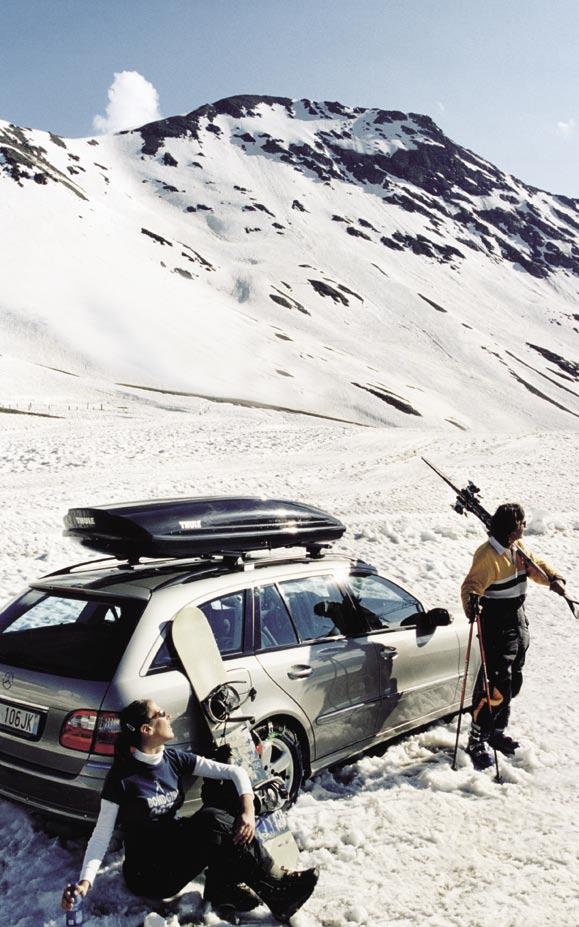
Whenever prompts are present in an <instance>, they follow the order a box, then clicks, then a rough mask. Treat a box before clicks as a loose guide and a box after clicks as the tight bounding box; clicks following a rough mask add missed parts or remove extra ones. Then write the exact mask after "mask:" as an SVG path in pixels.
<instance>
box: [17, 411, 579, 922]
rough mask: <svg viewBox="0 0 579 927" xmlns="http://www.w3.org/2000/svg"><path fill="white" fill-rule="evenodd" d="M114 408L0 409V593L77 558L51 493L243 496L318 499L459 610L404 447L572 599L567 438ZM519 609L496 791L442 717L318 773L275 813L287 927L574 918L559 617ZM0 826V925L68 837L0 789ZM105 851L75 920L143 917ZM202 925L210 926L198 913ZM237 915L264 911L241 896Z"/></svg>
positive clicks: (572, 774)
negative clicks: (284, 853) (521, 665)
mask: <svg viewBox="0 0 579 927" xmlns="http://www.w3.org/2000/svg"><path fill="white" fill-rule="evenodd" d="M131 414H132V416H133V417H131V418H126V419H122V418H119V417H116V416H112V415H107V414H106V413H102V414H100V415H95V414H89V416H88V417H87V418H86V419H82V418H78V417H77V418H74V419H63V420H48V419H33V418H28V417H25V416H14V415H3V416H1V417H0V425H1V432H0V449H1V454H0V457H1V460H2V463H1V466H2V480H1V482H0V503H1V504H2V511H3V528H4V530H3V538H2V557H1V560H0V596H1V597H2V599H3V600H6V599H8V598H9V597H11V596H13V595H15V594H16V593H17V592H19V591H20V590H21V589H22V587H23V586H24V585H25V584H26V583H27V581H29V580H32V579H33V578H35V577H37V576H39V575H41V574H43V573H46V572H48V571H49V570H51V569H56V568H57V567H58V566H62V565H64V564H66V563H70V562H74V561H79V560H83V559H85V552H84V551H82V550H81V549H80V548H79V547H77V546H76V545H74V544H73V543H71V542H69V541H65V540H64V539H63V538H62V536H61V530H62V516H63V515H64V513H65V512H66V510H67V509H68V508H69V507H72V506H75V505H82V504H91V503H94V504H99V503H104V502H111V501H119V500H129V499H137V498H146V497H150V498H155V497H163V496H172V495H196V494H202V493H213V494H234V493H237V494H251V493H265V494H268V495H272V496H278V497H280V498H296V499H303V500H305V501H309V502H311V503H312V504H314V505H319V506H320V507H322V508H327V509H328V510H329V511H331V512H333V513H335V514H336V515H337V516H338V517H340V518H342V519H343V520H344V522H345V523H346V525H347V526H348V532H347V534H346V535H345V537H344V539H343V543H342V544H341V545H339V546H340V547H341V548H342V549H344V550H349V551H352V552H355V553H356V555H358V556H360V557H362V558H363V559H367V560H369V561H370V562H373V563H375V564H376V566H377V567H378V568H379V570H380V572H382V573H384V574H385V575H388V576H390V577H391V578H392V579H394V580H396V581H399V582H401V583H402V584H403V585H407V586H408V588H409V589H411V590H412V591H413V592H415V593H416V594H417V595H418V596H419V597H420V598H421V599H422V600H423V601H424V603H425V605H427V606H433V605H442V606H445V607H448V608H449V609H450V610H451V612H453V613H454V614H455V616H456V620H459V616H460V612H459V605H458V587H459V584H460V581H461V579H462V576H463V575H464V573H465V571H466V569H467V568H468V565H469V563H470V557H471V555H472V552H473V551H474V549H475V548H476V547H477V546H478V545H479V544H480V543H482V541H483V540H484V533H483V531H482V527H481V526H479V524H478V522H476V521H474V520H473V519H472V517H469V518H465V517H459V516H458V515H456V514H455V513H454V512H452V511H451V509H450V503H451V502H452V493H451V491H450V489H448V488H447V487H446V486H445V485H444V484H443V483H442V482H441V481H440V480H438V478H437V477H436V476H435V474H433V473H432V472H431V471H429V470H428V468H427V467H426V466H425V465H424V464H423V463H422V462H421V461H420V455H424V456H426V457H428V458H429V459H432V461H433V462H434V463H436V464H437V465H438V466H440V467H441V469H443V470H444V471H445V472H447V473H448V475H449V476H450V477H451V478H454V479H455V480H456V482H457V483H458V484H459V485H461V486H462V485H464V484H465V483H466V480H467V479H472V480H474V481H475V482H476V483H477V485H480V486H481V488H482V491H483V503H484V504H485V505H486V506H487V507H488V508H490V509H493V508H494V507H495V506H496V505H497V504H498V503H499V502H501V501H505V500H508V499H514V500H519V501H521V502H522V503H523V504H524V505H525V508H526V510H527V514H528V521H529V528H528V532H527V534H528V537H527V544H528V546H529V548H530V549H531V550H533V551H536V552H537V553H538V554H540V555H541V556H543V557H544V558H545V559H546V560H547V561H549V562H551V563H552V564H553V565H554V566H557V567H558V568H559V569H560V570H561V572H563V573H564V574H565V575H566V576H567V577H568V588H569V591H570V592H571V594H572V595H573V593H575V595H576V597H579V595H578V593H579V570H578V568H577V565H576V553H577V539H578V531H579V511H578V508H577V502H576V498H575V493H574V488H575V467H574V461H575V458H576V453H577V448H578V444H579V439H578V438H577V436H576V435H574V434H558V433H553V432H550V433H548V434H540V433H531V432H528V433H526V434H522V435H501V436H500V437H497V438H495V437H493V436H489V435H487V434H482V433H481V434H466V433H465V434H462V433H458V432H457V434H456V436H455V435H454V433H453V434H452V436H451V439H449V435H448V434H441V433H436V432H432V433H428V432H425V431H418V430H416V431H410V430H398V429H365V428H357V427H353V426H346V425H340V424H337V423H332V422H324V421H316V420H315V419H311V418H305V417H298V416H289V415H283V414H276V413H274V412H267V411H263V410H251V409H244V408H239V407H233V406H226V405H223V406H217V407H216V406H214V405H211V404H208V403H203V402H197V403H196V404H192V405H191V411H190V412H189V414H187V415H185V414H179V413H169V412H167V413H164V414H163V413H160V412H158V411H155V410H154V409H151V408H147V409H142V410H141V412H140V413H139V411H138V407H135V408H134V409H133V410H132V413H131ZM528 614H529V618H530V622H531V633H532V643H531V649H530V651H529V654H528V659H527V667H526V677H525V679H526V681H525V685H524V687H523V691H522V694H521V696H520V697H519V698H518V699H517V700H516V701H515V703H514V707H513V717H512V730H513V734H514V736H516V737H519V738H520V739H521V742H522V749H521V751H520V752H519V754H518V755H517V757H516V758H515V759H514V760H504V759H501V770H502V774H503V777H504V782H503V784H502V785H497V784H496V783H495V782H493V779H492V772H491V773H489V774H477V773H475V772H474V771H473V769H472V766H471V765H470V762H469V761H468V760H467V758H466V756H465V755H464V753H463V752H462V751H461V752H460V753H459V768H458V770H457V771H456V772H453V771H452V770H451V769H450V759H449V754H450V752H451V751H452V747H453V745H454V733H455V729H456V728H455V723H454V722H453V723H440V724H437V725H434V726H432V727H430V728H428V729H426V730H424V731H422V732H420V733H417V734H414V735H411V736H408V737H405V738H402V739H401V740H398V741H397V742H395V743H393V744H392V745H391V746H390V747H389V748H388V749H384V750H377V751H374V753H373V755H366V756H363V757H361V758H359V759H357V760H356V761H355V762H352V763H349V764H346V765H344V766H342V767H340V768H338V769H335V770H332V771H331V772H330V771H326V772H323V773H321V774H320V775H318V776H317V777H316V778H315V779H314V780H313V781H311V782H310V783H308V784H307V786H306V789H305V791H304V793H303V794H302V796H301V797H300V799H299V801H298V803H297V805H296V806H295V807H294V809H293V810H292V811H291V822H292V825H293V827H294V828H295V831H296V835H297V837H298V839H299V841H300V843H301V845H302V846H303V848H304V852H303V854H302V864H303V865H304V866H307V865H312V864H317V865H320V866H321V869H322V875H321V879H320V883H319V886H318V889H317V891H316V892H315V894H314V896H313V897H312V899H311V900H310V901H309V902H308V904H307V905H306V906H305V908H304V910H303V911H302V912H300V913H299V914H298V915H297V916H296V917H295V918H294V923H295V925H296V927H354V925H366V924H368V925H373V927H375V925H379V927H382V925H384V927H386V925H389V927H418V925H421V927H422V925H428V927H449V925H451V927H455V925H456V927H549V925H553V927H555V925H557V927H576V924H577V917H576V914H575V911H576V910H577V906H578V901H579V898H578V889H577V884H578V879H577V877H578V875H579V860H578V858H577V840H576V834H577V827H578V824H579V813H578V806H577V785H576V782H577V760H578V757H579V748H578V747H577V743H576V736H575V734H576V730H577V721H578V717H577V715H578V710H577V704H576V691H577V684H576V667H577V665H578V662H579V623H577V622H575V621H574V620H573V617H572V615H571V613H570V611H569V610H568V609H567V607H566V606H565V604H564V603H563V602H562V601H561V600H559V599H558V598H556V597H555V596H554V595H552V594H550V593H548V592H547V591H546V590H543V589H541V588H539V587H532V588H531V589H530V595H529V604H528ZM467 727H468V723H467V720H466V719H465V723H464V726H463V732H466V729H467ZM465 740H466V737H465V733H463V738H462V743H463V745H464V743H465ZM0 822H1V824H2V827H1V828H0V850H1V852H2V855H1V857H0V858H1V859H2V867H1V871H0V888H1V890H2V896H3V904H2V909H1V910H0V925H1V927H4V925H6V927H8V925H10V927H39V925H42V927H54V925H57V924H61V923H62V919H63V915H62V913H61V912H60V911H59V909H58V907H57V905H58V900H59V896H60V892H61V891H62V887H63V885H64V884H65V882H66V881H67V880H69V879H71V878H75V877H76V875H77V872H78V869H79V866H80V861H81V859H82V855H83V851H84V840H83V839H80V838H79V839H70V840H63V839H61V838H57V837H55V836H54V835H52V834H51V832H50V830H48V829H46V827H45V826H44V825H43V824H42V823H41V822H40V821H39V820H38V819H37V818H36V817H35V815H33V814H31V813H28V812H27V811H26V810H25V809H22V808H19V807H16V806H14V805H12V804H10V803H8V802H0ZM121 862H122V856H121V853H120V852H119V851H118V850H117V851H113V852H111V853H109V855H108V857H107V859H106V863H105V866H104V869H103V871H102V872H101V874H100V875H99V877H98V879H97V882H96V883H95V887H94V889H93V891H92V892H91V894H90V895H89V904H88V905H87V915H89V919H88V925H89V927H136V925H138V924H140V923H141V921H142V919H143V916H144V915H145V913H146V912H147V910H148V908H147V907H146V905H145V903H144V902H143V901H142V900H139V899H135V898H133V897H132V896H131V895H130V894H129V893H128V892H127V891H126V890H125V888H124V885H123V882H122V878H121V877H120V874H119V870H120V866H121ZM192 890H193V894H191V893H189V894H186V895H184V897H183V900H182V909H183V910H191V911H192V912H193V913H195V912H197V914H199V912H200V906H199V895H198V894H195V892H199V891H200V884H199V883H195V884H194V885H192ZM205 922H206V923H207V924H208V925H211V924H212V925H217V924H219V923H220V922H219V920H218V919H217V918H216V917H215V916H214V915H212V914H210V915H207V917H206V921H205ZM246 922H247V923H251V924H258V923H271V919H269V918H268V917H267V915H266V912H265V909H263V908H261V909H259V910H258V911H257V912H256V913H255V914H252V915H249V916H248V917H247V921H246Z"/></svg>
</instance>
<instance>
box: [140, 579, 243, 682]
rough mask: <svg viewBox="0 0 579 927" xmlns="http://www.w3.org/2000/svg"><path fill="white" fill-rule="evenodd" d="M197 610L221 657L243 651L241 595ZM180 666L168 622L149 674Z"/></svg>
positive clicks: (205, 604) (206, 604)
mask: <svg viewBox="0 0 579 927" xmlns="http://www.w3.org/2000/svg"><path fill="white" fill-rule="evenodd" d="M199 608H200V609H201V611H202V612H203V614H204V615H205V617H206V618H207V620H208V622H209V624H210V625H211V630H212V631H213V634H214V636H215V640H216V642H217V646H218V647H219V652H220V653H221V654H223V655H225V654H228V653H237V652H238V651H240V650H242V649H243V625H244V617H245V593H244V592H235V593H233V595H227V596H222V597H221V598H219V599H212V600H211V601H210V602H205V603H204V604H203V605H200V606H199ZM180 665H181V661H180V660H179V656H178V654H177V651H176V650H175V645H174V644H173V640H172V638H171V628H170V623H168V624H167V626H166V628H165V631H164V640H163V643H162V644H161V646H160V647H159V649H158V651H157V653H156V654H155V656H154V658H153V661H152V663H151V666H150V668H149V672H153V673H155V672H159V671H160V670H169V669H177V668H178V667H179V666H180Z"/></svg>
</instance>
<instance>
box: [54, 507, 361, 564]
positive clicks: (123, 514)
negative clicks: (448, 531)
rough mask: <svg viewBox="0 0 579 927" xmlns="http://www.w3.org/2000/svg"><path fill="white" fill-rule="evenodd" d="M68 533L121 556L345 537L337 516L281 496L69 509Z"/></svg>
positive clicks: (190, 553) (204, 553)
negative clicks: (283, 498)
mask: <svg viewBox="0 0 579 927" xmlns="http://www.w3.org/2000/svg"><path fill="white" fill-rule="evenodd" d="M64 524H65V532H64V534H65V536H67V537H73V538H76V539H77V540H78V541H80V543H81V544H83V545H84V546H85V547H89V548H91V550H96V551H99V552H102V553H106V554H111V555H112V556H114V557H116V558H117V559H119V560H129V561H132V562H135V561H137V560H138V559H139V558H140V557H175V558H187V557H208V556H212V555H216V554H228V553H229V554H233V553H239V554H241V553H244V552H248V551H251V550H258V549H271V548H274V547H315V546H316V545H319V544H328V543H331V542H332V541H336V540H337V539H338V538H340V537H341V536H342V535H343V533H344V531H345V530H346V529H345V526H344V525H343V524H342V523H341V522H340V521H339V520H338V519H337V518H334V517H333V516H332V515H328V514H327V513H326V512H322V511H320V509H316V508H313V507H312V506H309V505H303V504H302V503H300V502H288V501H286V500H279V499H263V498H260V497H245V498H235V497H229V496H206V497H201V498H193V499H162V500H146V501H144V502H126V503H121V504H118V505H105V506H95V507H93V508H79V509H70V510H69V512H68V514H67V515H66V516H65V519H64Z"/></svg>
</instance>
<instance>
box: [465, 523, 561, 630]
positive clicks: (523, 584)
mask: <svg viewBox="0 0 579 927" xmlns="http://www.w3.org/2000/svg"><path fill="white" fill-rule="evenodd" d="M517 548H519V549H520V550H522V551H524V553H525V554H526V555H527V557H531V559H532V563H530V564H528V563H526V562H525V561H524V560H523V558H522V557H521V555H520V554H519V553H518V552H517ZM536 567H538V568H539V569H537V568H536ZM542 571H544V572H545V573H546V574H547V575H546V576H544V575H543V572H542ZM527 576H530V577H531V579H532V580H534V581H535V582H536V583H539V584H540V585H542V586H548V585H549V583H550V582H551V581H552V580H554V579H562V577H561V575H560V574H559V573H557V572H556V571H555V570H554V569H553V567H551V566H549V564H548V563H545V561H544V560H539V558H538V557H533V556H531V554H530V553H529V551H528V550H526V548H525V547H523V545H522V544H521V543H520V542H519V543H518V544H517V545H516V546H515V547H514V548H511V547H503V545H502V544H500V543H499V542H498V541H497V540H496V538H493V537H489V539H488V541H485V543H484V544H481V546H480V547H479V548H478V550H477V551H476V552H475V555H474V557H473V561H472V566H471V568H470V570H469V571H468V574H467V575H466V577H465V579H464V582H463V584H462V586H461V590H460V594H461V599H462V607H463V608H464V611H465V613H466V614H467V615H468V614H469V603H470V596H471V593H474V594H475V595H477V596H484V598H485V599H489V600H492V601H493V602H494V601H496V602H497V603H498V602H504V603H505V604H507V603H508V600H509V599H517V598H519V597H520V596H524V595H526V593H527Z"/></svg>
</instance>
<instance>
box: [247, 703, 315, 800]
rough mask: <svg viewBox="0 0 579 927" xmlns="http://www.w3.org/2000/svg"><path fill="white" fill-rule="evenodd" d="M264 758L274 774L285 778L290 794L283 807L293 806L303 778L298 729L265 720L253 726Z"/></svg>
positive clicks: (303, 766) (266, 767) (266, 765)
mask: <svg viewBox="0 0 579 927" xmlns="http://www.w3.org/2000/svg"><path fill="white" fill-rule="evenodd" d="M253 734H254V737H255V738H256V739H257V745H258V748H259V746H260V742H261V761H262V763H263V765H264V767H265V769H266V770H267V771H268V772H269V773H271V775H277V776H280V778H281V779H283V781H284V784H285V787H286V789H287V793H288V800H287V802H286V803H285V805H284V808H289V807H290V805H293V803H294V802H295V800H296V798H297V797H298V792H299V790H300V787H301V784H302V782H303V778H304V768H305V763H304V754H303V749H302V745H301V743H300V740H299V737H298V735H297V734H296V732H295V731H294V730H293V729H292V728H291V727H289V726H288V725H287V724H286V723H284V722H283V721H276V720H275V719H274V720H272V721H262V723H261V724H258V725H257V726H256V727H255V728H254V729H253Z"/></svg>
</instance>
